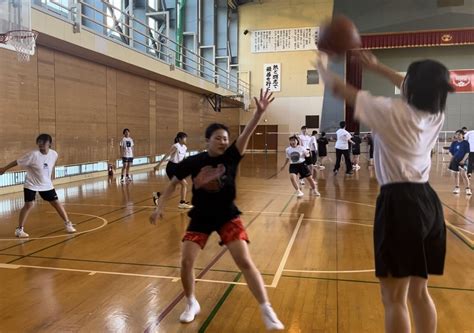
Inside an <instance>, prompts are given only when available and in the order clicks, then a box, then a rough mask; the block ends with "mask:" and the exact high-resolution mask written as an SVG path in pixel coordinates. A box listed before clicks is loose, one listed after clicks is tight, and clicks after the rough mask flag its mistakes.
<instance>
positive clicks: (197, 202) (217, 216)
mask: <svg viewBox="0 0 474 333" xmlns="http://www.w3.org/2000/svg"><path fill="white" fill-rule="evenodd" d="M241 159H242V155H240V153H239V151H238V150H237V148H236V146H235V142H234V143H232V145H231V146H230V147H229V148H227V150H226V151H225V152H224V154H222V155H220V156H217V157H211V156H209V154H208V153H207V152H203V153H200V154H197V155H194V156H190V157H188V158H186V159H184V160H183V161H182V162H181V163H179V164H178V165H177V167H176V174H175V176H176V178H178V179H179V180H182V179H184V178H186V177H188V176H189V175H191V177H192V179H193V199H192V204H193V206H194V208H193V209H191V211H190V212H189V214H188V215H189V217H191V219H196V220H206V221H209V222H210V223H211V224H215V223H218V224H221V223H225V222H228V221H230V220H231V219H233V218H234V217H236V216H238V215H240V214H241V212H240V211H239V209H238V208H237V206H235V204H234V200H235V197H236V186H235V178H236V175H237V168H238V165H239V163H240V161H241ZM219 165H221V166H220V167H221V168H222V166H223V167H224V168H225V171H224V172H223V174H222V176H220V177H219V178H218V179H214V180H212V181H210V182H208V183H206V184H204V185H201V187H199V188H196V184H195V182H194V179H195V178H196V177H198V175H199V173H200V172H206V169H208V168H209V166H210V167H212V168H218V167H219ZM206 166H207V168H206ZM203 168H204V169H203ZM214 170H215V169H214Z"/></svg>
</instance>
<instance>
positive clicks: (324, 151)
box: [318, 149, 328, 157]
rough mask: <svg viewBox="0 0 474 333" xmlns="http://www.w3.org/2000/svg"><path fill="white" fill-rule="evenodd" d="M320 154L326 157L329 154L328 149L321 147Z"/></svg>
mask: <svg viewBox="0 0 474 333" xmlns="http://www.w3.org/2000/svg"><path fill="white" fill-rule="evenodd" d="M318 155H319V157H326V156H328V152H327V151H326V150H322V149H320V150H318Z"/></svg>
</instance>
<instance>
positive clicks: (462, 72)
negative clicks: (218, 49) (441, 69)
mask: <svg viewBox="0 0 474 333" xmlns="http://www.w3.org/2000/svg"><path fill="white" fill-rule="evenodd" d="M449 73H450V74H451V84H452V85H453V87H454V89H455V92H456V93H474V69H456V70H452V71H449Z"/></svg>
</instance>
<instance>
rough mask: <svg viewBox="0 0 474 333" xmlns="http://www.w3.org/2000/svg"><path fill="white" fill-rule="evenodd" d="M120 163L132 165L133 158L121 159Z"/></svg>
mask: <svg viewBox="0 0 474 333" xmlns="http://www.w3.org/2000/svg"><path fill="white" fill-rule="evenodd" d="M122 163H130V164H132V163H133V157H122Z"/></svg>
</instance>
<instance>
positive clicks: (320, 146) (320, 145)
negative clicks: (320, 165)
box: [316, 137, 329, 154]
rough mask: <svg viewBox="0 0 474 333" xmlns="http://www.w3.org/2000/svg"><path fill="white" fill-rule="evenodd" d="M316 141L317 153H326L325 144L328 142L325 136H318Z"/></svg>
mask: <svg viewBox="0 0 474 333" xmlns="http://www.w3.org/2000/svg"><path fill="white" fill-rule="evenodd" d="M316 142H317V143H318V151H319V153H320V154H321V153H327V152H326V146H327V145H328V144H329V141H328V139H326V138H323V137H321V138H319V139H318V140H316Z"/></svg>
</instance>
